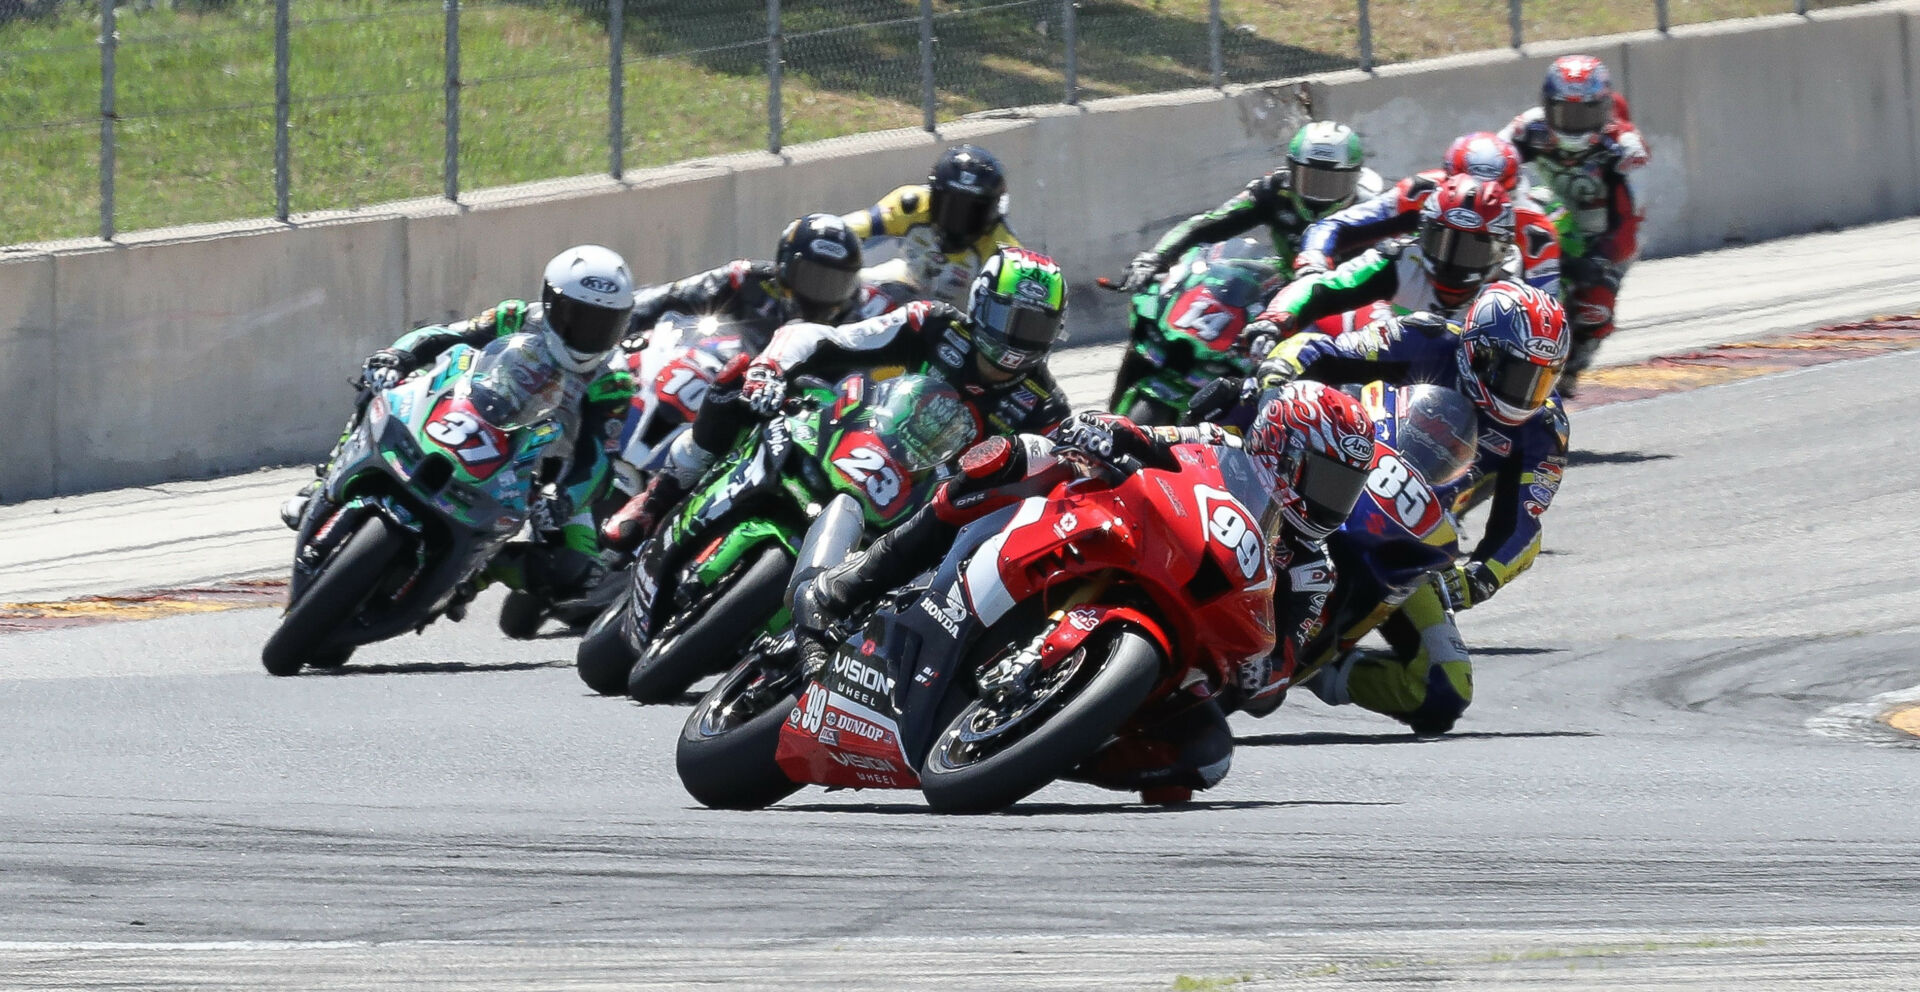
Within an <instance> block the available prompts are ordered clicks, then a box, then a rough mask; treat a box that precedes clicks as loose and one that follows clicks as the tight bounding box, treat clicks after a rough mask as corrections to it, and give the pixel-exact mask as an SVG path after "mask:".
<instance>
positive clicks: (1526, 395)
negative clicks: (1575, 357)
mask: <svg viewBox="0 0 1920 992" xmlns="http://www.w3.org/2000/svg"><path fill="white" fill-rule="evenodd" d="M1473 372H1474V375H1475V376H1477V377H1478V378H1479V379H1480V385H1482V386H1484V387H1486V390H1487V394H1488V395H1490V396H1492V397H1493V398H1494V400H1495V401H1496V402H1498V403H1501V404H1504V405H1506V406H1508V407H1512V408H1514V409H1517V410H1525V411H1527V412H1529V413H1531V412H1532V411H1534V410H1538V409H1540V407H1541V406H1542V405H1544V404H1545V403H1546V402H1547V397H1549V396H1552V395H1553V387H1554V385H1555V384H1556V383H1558V382H1559V381H1560V370H1559V369H1558V368H1555V367H1554V366H1551V365H1536V364H1534V363H1533V362H1532V361H1530V360H1529V359H1527V358H1525V357H1523V356H1521V355H1516V354H1514V353H1512V352H1510V351H1507V350H1505V349H1502V348H1478V349H1475V351H1474V355H1473Z"/></svg>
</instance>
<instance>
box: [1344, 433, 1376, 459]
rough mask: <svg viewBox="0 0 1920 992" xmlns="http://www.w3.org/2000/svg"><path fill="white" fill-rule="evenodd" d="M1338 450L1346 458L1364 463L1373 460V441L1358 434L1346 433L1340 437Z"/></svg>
mask: <svg viewBox="0 0 1920 992" xmlns="http://www.w3.org/2000/svg"><path fill="white" fill-rule="evenodd" d="M1340 450H1341V451H1343V452H1345V453H1346V455H1347V457H1348V458H1351V459H1353V460H1354V461H1356V462H1360V463H1362V464H1365V463H1367V462H1370V461H1372V460H1373V442H1372V441H1369V440H1367V439H1366V438H1364V437H1361V436H1360V435H1358V434H1348V435H1347V436H1345V437H1343V438H1341V439H1340Z"/></svg>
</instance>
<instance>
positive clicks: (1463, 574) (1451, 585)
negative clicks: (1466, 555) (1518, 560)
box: [1435, 561, 1500, 613]
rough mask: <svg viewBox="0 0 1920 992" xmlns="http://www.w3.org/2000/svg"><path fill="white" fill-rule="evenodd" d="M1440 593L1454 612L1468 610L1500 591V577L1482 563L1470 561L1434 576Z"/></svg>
mask: <svg viewBox="0 0 1920 992" xmlns="http://www.w3.org/2000/svg"><path fill="white" fill-rule="evenodd" d="M1435 580H1436V581H1438V582H1439V583H1440V594H1441V595H1442V596H1443V597H1445V599H1446V601H1447V606H1448V607H1450V608H1451V609H1452V610H1453V611H1454V612H1455V613H1458V612H1460V611H1462V610H1470V609H1472V608H1474V607H1476V606H1479V605H1480V604H1481V603H1484V602H1486V601H1487V600H1489V599H1492V598H1493V594H1494V593H1496V592H1499V591H1500V579H1499V578H1498V577H1496V576H1495V575H1494V574H1493V570H1492V569H1490V568H1488V567H1487V566H1486V565H1485V564H1484V563H1482V562H1477V561H1471V562H1467V563H1466V564H1464V565H1455V566H1453V567H1452V568H1449V569H1447V570H1446V571H1444V572H1441V573H1440V574H1439V575H1437V576H1435Z"/></svg>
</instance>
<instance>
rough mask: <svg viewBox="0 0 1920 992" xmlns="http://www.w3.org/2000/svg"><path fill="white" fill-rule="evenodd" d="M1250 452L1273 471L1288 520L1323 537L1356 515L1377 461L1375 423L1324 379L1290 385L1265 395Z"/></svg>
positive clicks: (1308, 535)
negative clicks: (1374, 437) (1357, 504)
mask: <svg viewBox="0 0 1920 992" xmlns="http://www.w3.org/2000/svg"><path fill="white" fill-rule="evenodd" d="M1246 450H1247V453H1248V454H1249V455H1251V456H1253V460H1254V462H1255V463H1256V464H1258V465H1259V466H1260V469H1261V471H1262V472H1263V473H1265V474H1269V475H1270V476H1271V479H1270V480H1269V483H1268V484H1269V485H1270V486H1271V487H1272V489H1273V493H1274V501H1275V503H1276V504H1278V506H1279V508H1280V511H1281V513H1282V515H1283V516H1284V518H1285V520H1286V523H1287V524H1288V525H1290V526H1291V527H1292V528H1293V529H1294V530H1295V531H1296V532H1297V533H1298V534H1299V535H1300V536H1301V537H1303V538H1305V539H1306V540H1309V541H1321V540H1325V539H1326V537H1327V535H1328V534H1331V533H1333V532H1334V531H1335V530H1337V529H1339V527H1340V525H1341V524H1343V523H1345V522H1346V520H1347V517H1348V515H1350V514H1352V513H1353V503H1354V500H1356V499H1358V498H1359V497H1360V490H1361V489H1362V488H1363V487H1364V486H1365V485H1366V482H1367V470H1368V468H1369V466H1371V465H1372V463H1373V421H1372V420H1370V419H1368V417H1367V413H1366V411H1365V410H1364V409H1362V408H1361V406H1360V402H1359V401H1358V400H1356V399H1354V398H1353V397H1351V396H1348V395H1347V394H1346V393H1343V392H1341V391H1339V390H1337V389H1334V388H1333V387H1331V386H1328V385H1325V384H1323V383H1318V382H1290V383H1288V384H1286V385H1284V386H1281V387H1280V388H1278V389H1273V390H1269V391H1267V393H1266V394H1265V395H1263V396H1262V397H1261V398H1260V412H1259V413H1258V414H1257V415H1256V416H1255V417H1254V421H1253V425H1252V426H1251V427H1250V428H1248V431H1247V442H1246Z"/></svg>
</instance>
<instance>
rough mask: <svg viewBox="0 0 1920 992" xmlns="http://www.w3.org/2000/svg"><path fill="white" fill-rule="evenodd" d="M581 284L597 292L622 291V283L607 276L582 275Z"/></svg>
mask: <svg viewBox="0 0 1920 992" xmlns="http://www.w3.org/2000/svg"><path fill="white" fill-rule="evenodd" d="M580 285H581V286H582V287H584V288H586V289H590V290H592V291H594V292H596V293H607V294H613V293H618V292H619V291H620V284H619V283H617V282H614V281H613V280H612V279H608V278H607V277H606V276H581V277H580Z"/></svg>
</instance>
